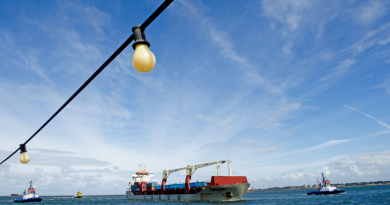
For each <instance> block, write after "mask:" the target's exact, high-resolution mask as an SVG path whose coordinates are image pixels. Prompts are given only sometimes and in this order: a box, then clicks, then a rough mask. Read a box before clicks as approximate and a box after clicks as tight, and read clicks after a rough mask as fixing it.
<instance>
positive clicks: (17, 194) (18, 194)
mask: <svg viewBox="0 0 390 205" xmlns="http://www.w3.org/2000/svg"><path fill="white" fill-rule="evenodd" d="M11 196H23V194H22V193H19V192H16V194H11Z"/></svg>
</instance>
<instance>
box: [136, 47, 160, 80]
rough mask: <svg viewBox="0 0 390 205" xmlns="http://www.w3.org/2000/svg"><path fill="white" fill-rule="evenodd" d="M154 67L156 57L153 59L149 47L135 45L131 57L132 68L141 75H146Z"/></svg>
mask: <svg viewBox="0 0 390 205" xmlns="http://www.w3.org/2000/svg"><path fill="white" fill-rule="evenodd" d="M155 65H156V57H154V54H153V53H152V51H150V50H149V47H148V46H147V45H145V44H138V45H136V46H135V52H134V55H133V66H134V68H135V69H136V70H137V71H139V72H141V73H147V72H149V71H151V70H152V69H153V68H154V66H155Z"/></svg>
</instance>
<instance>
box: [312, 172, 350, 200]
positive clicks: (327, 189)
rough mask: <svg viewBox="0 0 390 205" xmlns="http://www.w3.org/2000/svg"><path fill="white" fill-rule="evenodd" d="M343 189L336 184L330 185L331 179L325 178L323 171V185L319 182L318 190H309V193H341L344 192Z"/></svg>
mask: <svg viewBox="0 0 390 205" xmlns="http://www.w3.org/2000/svg"><path fill="white" fill-rule="evenodd" d="M343 192H344V190H343V189H337V188H336V187H334V186H331V185H330V181H329V180H327V179H325V176H324V173H322V185H321V183H319V184H318V190H317V191H312V192H307V195H312V194H314V195H319V194H339V193H343Z"/></svg>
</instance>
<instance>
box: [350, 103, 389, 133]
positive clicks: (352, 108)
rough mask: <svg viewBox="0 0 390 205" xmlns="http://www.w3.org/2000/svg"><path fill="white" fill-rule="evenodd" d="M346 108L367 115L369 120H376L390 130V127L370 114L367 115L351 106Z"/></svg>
mask: <svg viewBox="0 0 390 205" xmlns="http://www.w3.org/2000/svg"><path fill="white" fill-rule="evenodd" d="M344 106H345V107H347V108H351V109H352V110H355V111H358V112H360V113H362V114H363V115H365V116H367V117H369V118H371V119H373V120H375V121H376V122H377V123H379V124H381V125H382V126H384V127H386V128H387V129H390V125H388V124H387V123H385V122H382V121H380V120H378V119H376V118H375V117H373V116H371V115H368V114H366V113H364V112H362V111H360V110H357V109H355V108H353V107H349V106H347V105H344Z"/></svg>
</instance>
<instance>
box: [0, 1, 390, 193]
mask: <svg viewBox="0 0 390 205" xmlns="http://www.w3.org/2000/svg"><path fill="white" fill-rule="evenodd" d="M161 3H162V0H147V1H119V0H118V1H91V0H89V1H27V0H24V1H0V158H1V160H3V159H4V158H6V157H7V156H8V155H9V154H10V153H12V152H13V151H14V150H15V149H17V148H18V145H19V144H21V143H23V142H24V141H26V139H28V138H29V137H30V136H31V135H32V134H33V133H34V132H35V131H36V130H37V129H38V128H39V127H40V126H41V125H42V124H43V123H44V122H45V121H46V120H47V119H48V118H49V117H50V116H51V115H52V114H53V113H54V112H55V111H56V110H57V109H58V108H59V107H60V106H61V105H62V104H63V103H64V102H65V101H66V100H67V99H68V98H69V97H70V96H71V95H72V94H73V93H74V92H75V91H76V90H77V88H78V87H79V86H81V85H82V83H84V82H85V81H86V79H88V77H89V76H90V75H91V74H92V73H93V72H94V71H95V70H97V69H98V67H99V66H100V65H101V64H102V63H103V62H104V61H105V60H106V59H107V58H108V57H109V56H110V55H111V54H112V53H113V52H114V51H115V50H116V49H117V48H118V47H119V46H120V45H121V44H122V43H123V42H124V41H125V40H126V39H127V38H128V37H129V36H130V35H131V28H132V26H134V25H137V24H142V23H143V22H144V20H145V19H146V18H147V17H148V16H149V15H150V14H151V13H152V12H153V11H154V10H155V9H156V8H157V7H158V6H159V5H160V4H161ZM389 9H390V3H389V2H388V1H376V0H371V1H337V0H335V1H313V0H299V1H268V0H250V1H233V0H231V1H230V0H228V1H198V0H191V1H188V0H176V1H174V2H173V3H172V4H171V5H170V6H169V7H168V8H167V9H166V10H165V11H164V12H163V13H162V14H161V15H160V16H159V17H158V18H157V19H156V20H155V21H154V22H153V23H152V24H151V25H150V26H149V27H148V28H147V29H146V35H147V39H148V41H149V42H150V43H151V47H150V49H151V50H152V51H153V52H154V54H155V56H156V59H157V64H156V67H155V68H154V70H152V71H151V72H150V73H146V74H145V73H139V72H137V71H135V69H134V68H133V67H132V64H131V58H132V55H133V53H134V50H133V49H132V47H131V46H129V47H128V48H127V49H125V50H124V52H123V53H121V54H120V55H119V56H118V57H117V58H116V59H115V60H114V61H113V62H112V63H111V64H110V65H109V66H108V67H107V68H106V69H105V70H104V71H103V72H102V73H101V74H100V75H99V76H98V77H97V78H96V79H95V80H94V81H93V82H92V83H91V84H90V85H89V86H88V87H87V88H86V89H85V90H84V91H83V92H82V93H81V94H80V95H79V96H78V97H77V98H76V99H75V100H74V101H72V103H70V104H69V105H68V107H66V108H65V109H64V110H63V111H62V112H61V113H60V114H59V115H58V116H57V117H56V118H55V119H54V120H53V121H52V122H51V123H50V124H49V125H48V126H47V127H46V128H45V129H43V130H42V131H41V132H40V133H39V134H38V135H37V136H36V137H35V138H34V139H33V140H32V141H31V142H30V143H29V144H28V145H27V150H28V153H29V154H30V157H31V161H30V163H28V164H26V165H24V164H21V163H20V162H19V156H20V154H19V153H18V154H16V155H15V156H14V157H12V158H11V159H10V160H8V161H7V162H6V163H5V164H3V165H1V166H0V195H9V194H11V193H14V192H17V191H19V192H21V191H23V189H24V188H26V187H27V186H28V182H29V181H30V180H33V181H34V182H35V186H36V188H37V192H38V193H39V194H41V195H48V194H76V192H77V191H78V189H79V188H80V189H81V191H82V192H83V194H124V193H125V190H126V188H127V184H128V182H129V181H130V180H131V174H133V173H134V172H135V171H136V170H137V168H138V166H139V164H144V165H145V166H146V169H147V170H148V171H149V172H152V173H154V175H155V177H154V179H155V180H156V181H158V182H160V181H161V173H162V171H163V170H164V169H173V168H179V167H183V166H186V165H192V164H199V163H205V162H211V161H216V160H222V159H231V160H232V161H233V163H232V170H233V174H234V175H240V176H247V177H248V180H249V182H250V183H251V184H252V187H254V188H267V187H275V186H287V185H303V184H308V183H310V184H314V183H315V182H316V178H317V177H320V173H321V172H324V173H325V174H326V175H327V176H328V178H329V179H330V180H331V182H334V183H345V182H358V181H374V180H390V178H389V177H388V173H389V171H390V161H389V160H390V149H389V145H390V115H389V113H390V106H389V105H390V72H389V71H390V46H389V45H390V16H389V12H390V10H389ZM222 171H223V174H224V175H226V174H227V165H223V166H222ZM215 174H216V173H215V166H212V167H208V168H203V169H200V170H198V171H196V172H195V174H194V175H193V177H192V179H193V180H210V176H211V175H215ZM184 175H185V173H184V172H179V173H175V174H172V175H171V176H170V177H169V178H168V182H183V181H184V179H185V176H184Z"/></svg>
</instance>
